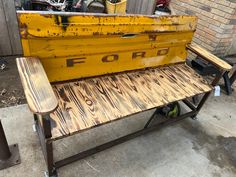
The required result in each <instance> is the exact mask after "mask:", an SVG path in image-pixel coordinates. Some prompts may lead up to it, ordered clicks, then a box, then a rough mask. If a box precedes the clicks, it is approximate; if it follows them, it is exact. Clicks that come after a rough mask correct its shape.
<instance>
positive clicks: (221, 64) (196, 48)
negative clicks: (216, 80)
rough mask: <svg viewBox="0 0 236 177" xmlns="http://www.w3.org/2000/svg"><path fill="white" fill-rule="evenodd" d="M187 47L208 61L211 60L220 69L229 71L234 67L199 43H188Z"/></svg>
mask: <svg viewBox="0 0 236 177" xmlns="http://www.w3.org/2000/svg"><path fill="white" fill-rule="evenodd" d="M187 48H188V49H189V50H190V51H192V52H193V53H196V54H197V55H198V56H200V57H202V58H204V59H205V60H206V61H208V62H210V63H211V64H213V65H215V66H217V67H218V68H220V69H223V70H226V71H229V70H231V69H232V66H231V65H229V64H228V63H227V62H225V61H223V60H221V59H220V58H218V57H217V56H215V55H213V54H211V53H210V52H208V51H207V50H205V49H203V48H202V47H200V46H199V45H196V44H189V45H187Z"/></svg>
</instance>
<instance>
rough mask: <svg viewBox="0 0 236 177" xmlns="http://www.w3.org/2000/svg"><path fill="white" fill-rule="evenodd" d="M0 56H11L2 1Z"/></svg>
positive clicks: (0, 2)
mask: <svg viewBox="0 0 236 177" xmlns="http://www.w3.org/2000/svg"><path fill="white" fill-rule="evenodd" d="M0 31H1V32H0V39H1V40H0V56H5V55H11V54H12V50H11V43H10V40H9V37H8V28H7V23H6V18H5V11H4V8H3V3H2V0H0Z"/></svg>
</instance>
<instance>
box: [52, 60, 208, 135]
mask: <svg viewBox="0 0 236 177" xmlns="http://www.w3.org/2000/svg"><path fill="white" fill-rule="evenodd" d="M53 89H54V91H55V93H56V96H57V97H58V99H59V107H58V109H57V110H56V111H55V112H53V113H51V114H50V116H51V119H52V138H53V139H58V138H61V137H63V136H69V135H71V134H74V133H76V132H79V131H82V130H85V129H88V128H92V127H95V126H98V125H101V124H105V123H108V122H111V121H114V120H117V119H119V118H122V117H125V116H128V115H131V114H134V113H138V112H142V111H145V110H148V109H152V108H155V107H159V106H163V105H166V104H168V103H171V102H175V101H178V100H182V99H185V98H187V97H192V96H194V95H197V94H201V93H205V92H209V91H211V89H212V88H211V86H209V84H208V83H207V82H206V81H205V80H204V79H203V78H202V77H201V76H199V75H198V74H196V72H194V71H193V70H192V69H191V68H190V67H188V66H186V65H185V64H176V65H172V66H165V67H160V68H155V69H153V68H152V69H146V70H139V71H132V72H128V73H119V74H114V75H109V76H101V77H97V78H91V79H90V78H89V79H85V80H81V81H74V82H69V83H63V84H57V85H53Z"/></svg>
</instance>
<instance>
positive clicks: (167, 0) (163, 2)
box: [157, 0, 170, 7]
mask: <svg viewBox="0 0 236 177" xmlns="http://www.w3.org/2000/svg"><path fill="white" fill-rule="evenodd" d="M169 3H170V0H157V5H163V6H165V7H168V6H169Z"/></svg>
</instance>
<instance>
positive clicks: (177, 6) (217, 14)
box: [171, 0, 236, 56]
mask: <svg viewBox="0 0 236 177" xmlns="http://www.w3.org/2000/svg"><path fill="white" fill-rule="evenodd" d="M171 4H172V7H173V9H174V10H175V12H176V14H178V15H180V14H182V15H183V14H188V15H197V16H198V26H197V31H196V33H195V36H194V39H193V42H195V43H197V44H199V45H201V46H203V47H204V48H206V49H207V50H209V51H211V52H212V53H214V54H216V55H218V56H225V55H227V52H228V51H229V50H230V47H231V44H232V41H233V38H234V36H235V35H236V0H172V1H171ZM235 54H236V51H235Z"/></svg>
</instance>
